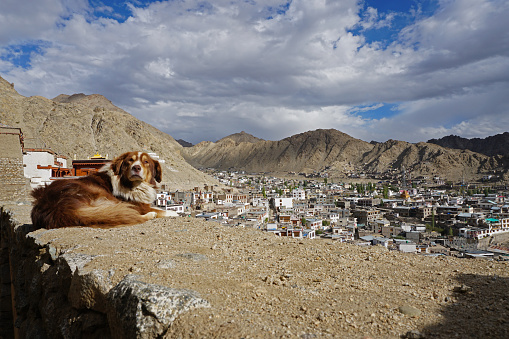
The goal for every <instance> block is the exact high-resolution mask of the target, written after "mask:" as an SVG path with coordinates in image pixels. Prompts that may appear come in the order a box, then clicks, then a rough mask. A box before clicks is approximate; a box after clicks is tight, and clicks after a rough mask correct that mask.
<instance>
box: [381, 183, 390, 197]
mask: <svg viewBox="0 0 509 339" xmlns="http://www.w3.org/2000/svg"><path fill="white" fill-rule="evenodd" d="M382 196H383V198H384V199H389V187H388V186H387V185H384V187H383V189H382Z"/></svg>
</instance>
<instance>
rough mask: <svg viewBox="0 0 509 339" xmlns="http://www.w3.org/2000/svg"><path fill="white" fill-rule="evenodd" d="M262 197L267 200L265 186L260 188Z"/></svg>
mask: <svg viewBox="0 0 509 339" xmlns="http://www.w3.org/2000/svg"><path fill="white" fill-rule="evenodd" d="M262 195H263V197H264V198H267V193H265V186H263V187H262Z"/></svg>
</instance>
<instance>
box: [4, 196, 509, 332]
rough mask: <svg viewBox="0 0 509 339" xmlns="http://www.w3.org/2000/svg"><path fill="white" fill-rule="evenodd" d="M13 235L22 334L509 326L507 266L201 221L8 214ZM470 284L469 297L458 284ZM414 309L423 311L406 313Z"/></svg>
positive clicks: (9, 238)
mask: <svg viewBox="0 0 509 339" xmlns="http://www.w3.org/2000/svg"><path fill="white" fill-rule="evenodd" d="M18 207H19V208H21V207H23V206H18ZM23 215H24V213H23V212H21V211H17V214H16V218H22V217H23ZM2 216H3V217H2V219H1V220H5V218H4V217H5V213H3V214H2ZM2 243H3V244H4V245H8V247H7V248H8V253H9V254H8V256H9V257H10V258H11V268H12V273H13V277H14V286H15V291H16V298H15V300H16V316H17V319H16V322H15V323H16V326H17V330H18V331H19V332H18V334H19V337H20V338H59V337H67V338H95V337H102V338H108V337H113V338H120V337H124V338H173V337H181V338H188V337H194V338H202V337H203V338H207V337H219V338H230V337H238V338H240V337H255V338H274V337H299V338H304V337H305V338H311V337H317V338H319V337H349V338H357V337H365V336H369V337H373V338H378V337H383V338H399V337H400V336H407V335H408V336H410V337H411V336H413V337H415V336H417V335H421V334H422V335H427V336H430V337H438V338H440V337H444V338H445V337H450V336H454V335H458V336H460V337H468V336H470V337H482V336H483V335H486V334H487V332H486V331H487V329H489V335H490V337H492V338H503V337H504V336H506V334H507V326H506V323H505V322H504V319H507V318H508V317H509V310H507V308H506V305H507V304H506V303H507V300H509V291H508V290H507V282H508V281H509V270H508V268H509V266H508V264H507V263H505V262H494V261H484V260H466V259H457V258H430V257H422V256H418V255H413V254H401V253H397V252H391V251H387V250H386V249H385V248H382V247H371V248H361V247H357V246H354V245H349V244H339V243H335V242H332V241H330V240H319V239H316V240H304V239H293V238H278V237H275V236H274V235H272V234H267V233H264V232H261V231H258V230H254V229H239V228H229V227H224V226H222V225H220V224H217V223H213V222H205V221H202V220H198V219H191V218H168V219H157V220H152V221H149V222H147V223H144V224H141V225H134V226H128V227H118V228H112V229H94V228H62V229H55V230H44V229H41V230H37V231H32V232H31V225H29V224H19V223H15V222H11V223H8V224H6V223H5V222H2ZM2 276H5V274H3V275H2ZM463 285H465V286H468V291H469V292H468V293H458V292H456V289H457V287H458V286H463ZM487 286H488V287H489V288H487ZM409 307H411V309H416V310H417V311H416V312H415V313H412V315H407V314H404V313H402V312H401V310H402V309H409ZM486 307H489V311H486ZM414 314H418V315H417V316H415V315H414ZM472 318H475V319H478V321H476V322H472V321H468V319H472Z"/></svg>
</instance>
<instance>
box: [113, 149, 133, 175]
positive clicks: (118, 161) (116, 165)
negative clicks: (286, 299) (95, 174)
mask: <svg viewBox="0 0 509 339" xmlns="http://www.w3.org/2000/svg"><path fill="white" fill-rule="evenodd" d="M128 156H129V153H124V154H122V155H120V156H118V157H116V158H115V159H113V161H112V162H111V169H112V170H113V173H114V174H115V175H120V173H122V165H123V164H124V161H125V160H126V159H127V157H128Z"/></svg>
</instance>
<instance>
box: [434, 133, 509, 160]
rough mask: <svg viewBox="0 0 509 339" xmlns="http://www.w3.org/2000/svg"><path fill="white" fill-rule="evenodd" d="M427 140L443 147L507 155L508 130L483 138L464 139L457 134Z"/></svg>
mask: <svg viewBox="0 0 509 339" xmlns="http://www.w3.org/2000/svg"><path fill="white" fill-rule="evenodd" d="M428 142H429V143H432V144H437V145H440V146H443V147H449V148H455V149H461V150H471V151H473V152H477V153H481V154H485V155H488V156H494V155H505V156H508V155H509V132H505V133H502V134H497V135H493V136H490V137H487V138H483V139H481V138H472V139H466V138H462V137H459V136H457V135H449V136H446V137H443V138H440V139H431V140H428Z"/></svg>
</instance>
